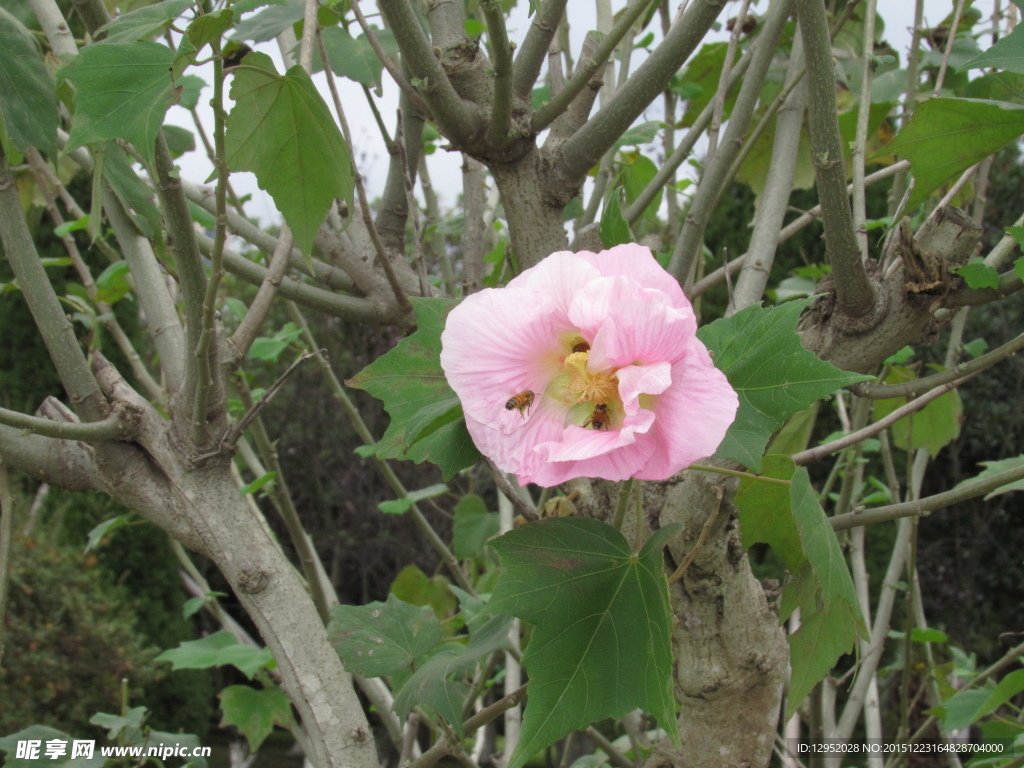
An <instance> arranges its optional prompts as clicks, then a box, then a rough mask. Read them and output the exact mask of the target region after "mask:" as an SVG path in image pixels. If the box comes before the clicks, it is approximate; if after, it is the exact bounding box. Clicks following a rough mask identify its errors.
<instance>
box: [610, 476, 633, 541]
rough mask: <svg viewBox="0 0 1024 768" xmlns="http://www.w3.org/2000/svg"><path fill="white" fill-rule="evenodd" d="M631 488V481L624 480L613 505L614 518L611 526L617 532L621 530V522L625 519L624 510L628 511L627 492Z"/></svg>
mask: <svg viewBox="0 0 1024 768" xmlns="http://www.w3.org/2000/svg"><path fill="white" fill-rule="evenodd" d="M632 488H633V480H626V481H625V482H623V483H622V485H620V486H619V500H618V502H617V503H616V504H615V518H614V519H613V521H612V525H614V526H615V529H616V530H618V531H621V530H622V521H623V520H625V519H626V510H627V509H629V492H630V490H632Z"/></svg>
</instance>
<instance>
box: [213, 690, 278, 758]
mask: <svg viewBox="0 0 1024 768" xmlns="http://www.w3.org/2000/svg"><path fill="white" fill-rule="evenodd" d="M217 698H218V699H220V710H221V712H223V713H224V717H223V718H222V719H221V721H220V727H221V728H227V727H228V726H229V725H233V726H235V727H236V728H238V730H239V732H240V733H241V734H242V735H243V736H245V738H246V741H248V742H249V751H250V752H251V753H253V754H255V753H256V750H257V749H259V748H260V745H261V744H262V743H263V741H264V739H266V738H267V736H269V735H270V732H271V731H272V730H274V726H275V725H279V726H281V727H282V728H287V727H288V726H289V725H291V722H292V705H291V702H290V701H289V700H288V697H287V696H285V695H284V691H282V690H281V689H280V688H277V687H274V688H250V687H249V686H248V685H229V686H228V687H227V688H225V689H224V690H223V691H221V692H220V693H219V694H217Z"/></svg>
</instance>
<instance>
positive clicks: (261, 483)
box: [238, 472, 277, 496]
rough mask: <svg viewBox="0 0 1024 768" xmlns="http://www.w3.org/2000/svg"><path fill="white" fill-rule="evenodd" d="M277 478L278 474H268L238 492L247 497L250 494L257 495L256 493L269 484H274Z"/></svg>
mask: <svg viewBox="0 0 1024 768" xmlns="http://www.w3.org/2000/svg"><path fill="white" fill-rule="evenodd" d="M275 477H277V472H266V473H265V474H263V475H261V476H260V477H257V478H256V479H255V480H253V481H252V482H251V483H247V484H246V485H243V486H242V487H241V488H239V489H238V492H239V493H240V494H242V495H243V496H247V495H248V494H250V493H256V491H258V490H260V489H261V488H263V487H265V486H266V485H267V484H268V483H271V482H273V481H274V478H275Z"/></svg>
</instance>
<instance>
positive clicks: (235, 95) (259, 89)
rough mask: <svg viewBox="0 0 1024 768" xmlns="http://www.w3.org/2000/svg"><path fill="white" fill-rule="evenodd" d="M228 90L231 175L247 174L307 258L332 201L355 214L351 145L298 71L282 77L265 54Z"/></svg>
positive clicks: (249, 59)
mask: <svg viewBox="0 0 1024 768" xmlns="http://www.w3.org/2000/svg"><path fill="white" fill-rule="evenodd" d="M242 63H243V64H244V65H245V68H241V69H239V70H238V71H237V73H236V74H235V77H234V81H233V82H232V83H231V98H232V99H234V101H235V106H234V108H233V109H232V110H231V113H230V114H229V115H228V119H227V123H226V126H225V147H226V151H227V162H228V167H229V168H230V169H231V170H233V171H252V172H253V173H255V174H256V181H257V182H258V183H259V185H260V189H264V190H266V191H267V192H268V193H269V194H270V196H271V197H272V198H273V199H274V204H275V205H277V208H278V210H279V211H281V215H282V216H284V220H285V221H286V222H287V224H288V226H289V227H291V230H292V234H293V235H294V236H295V244H296V246H298V248H299V249H300V250H301V251H302V252H303V253H309V252H310V249H311V248H312V246H313V239H314V238H315V237H316V233H317V230H319V229H320V225H321V224H322V223H323V221H324V217H325V216H326V215H327V211H328V210H329V209H330V207H331V204H332V203H333V202H334V200H335V199H341V200H345V201H347V202H348V203H349V208H350V209H351V207H352V192H353V189H354V188H355V186H354V185H355V177H354V175H353V173H354V172H353V168H352V158H351V156H350V154H349V148H348V145H347V144H346V143H345V139H344V138H343V137H342V135H341V131H340V130H338V126H337V125H336V124H335V122H334V119H333V118H332V117H331V113H330V111H328V109H327V105H326V104H324V101H323V99H322V98H321V97H320V94H319V93H318V92H317V90H316V87H315V86H314V85H313V81H312V80H310V78H309V75H308V74H306V72H305V70H303V69H302V67H299V66H295V67H292V68H291V69H289V70H288V71H287V72H286V73H285V74H284V75H279V74H278V73H277V71H276V70H275V69H274V64H273V62H272V61H271V59H270V57H269V56H267V55H266V54H264V53H258V52H257V53H250V54H249V55H248V56H246V57H245V58H244V59H243V60H242Z"/></svg>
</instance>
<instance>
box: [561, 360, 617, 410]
mask: <svg viewBox="0 0 1024 768" xmlns="http://www.w3.org/2000/svg"><path fill="white" fill-rule="evenodd" d="M589 357H590V352H573V353H572V354H571V355H569V356H568V357H567V358H565V367H566V368H568V369H569V372H570V374H569V386H568V390H569V393H570V394H573V395H576V396H577V397H578V400H577V402H579V403H586V402H591V403H594V404H596V405H603V404H605V403H607V402H608V401H609V400H613V399H615V398H616V397H618V394H619V382H618V379H617V378H616V377H615V373H614V372H609V373H591V372H590V371H588V370H587V360H588V359H589Z"/></svg>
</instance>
